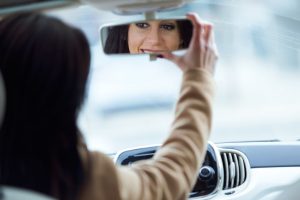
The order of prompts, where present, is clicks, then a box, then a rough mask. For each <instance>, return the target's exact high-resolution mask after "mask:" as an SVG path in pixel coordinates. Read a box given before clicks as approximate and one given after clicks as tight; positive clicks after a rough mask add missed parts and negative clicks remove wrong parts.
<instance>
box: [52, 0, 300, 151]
mask: <svg viewBox="0 0 300 200" xmlns="http://www.w3.org/2000/svg"><path fill="white" fill-rule="evenodd" d="M299 10H300V1H298V0H286V1H282V0H199V1H195V2H193V3H190V4H188V5H186V6H184V7H183V8H180V9H178V10H170V11H168V12H161V13H157V16H158V17H172V16H173V17H179V16H184V15H185V14H186V13H187V12H196V13H198V14H199V16H200V17H201V19H203V20H207V21H210V22H212V23H213V24H214V27H215V36H216V42H217V45H218V48H219V53H220V58H219V62H218V64H217V70H216V74H215V80H216V97H215V101H214V106H215V107H214V120H213V129H212V135H211V138H210V140H212V141H213V142H235V141H264V140H268V141H274V140H292V141H294V140H299V139H300V103H299V102H300V89H299V88H300V76H299V75H300V12H299ZM49 14H50V15H54V16H56V17H59V18H61V19H63V20H64V21H66V22H67V23H69V24H71V25H73V26H76V27H78V28H80V29H82V31H83V32H84V33H85V34H86V36H87V38H88V39H89V42H90V47H91V53H92V64H91V74H90V78H89V88H88V93H87V96H86V102H85V104H84V106H83V110H82V112H81V114H80V119H79V121H78V123H79V125H80V128H81V130H82V132H83V134H84V136H85V138H86V141H87V143H88V145H89V147H90V148H91V149H94V150H102V151H104V152H105V153H114V152H117V151H119V150H123V149H125V148H133V147H137V146H145V145H153V144H161V143H162V142H163V141H164V139H165V138H166V137H167V136H168V134H169V129H170V124H171V123H172V119H173V114H174V107H175V103H176V100H177V98H178V94H179V88H180V83H181V72H180V70H179V69H177V67H176V66H175V65H174V64H172V63H170V62H169V61H166V60H164V59H159V60H157V61H155V62H149V57H147V56H146V55H135V56H134V55H131V56H106V55H105V54H104V53H103V51H102V47H101V44H100V41H99V39H100V35H99V32H100V31H99V29H100V27H101V26H102V25H103V24H106V23H116V22H117V23H119V22H121V21H124V22H126V21H129V20H136V19H143V16H139V15H136V16H118V15H114V14H113V13H110V12H104V11H99V10H97V9H95V8H92V7H90V6H80V7H73V8H68V9H59V10H52V11H50V12H49ZM179 53H182V52H179Z"/></svg>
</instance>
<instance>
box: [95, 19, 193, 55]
mask: <svg viewBox="0 0 300 200" xmlns="http://www.w3.org/2000/svg"><path fill="white" fill-rule="evenodd" d="M151 20H189V19H188V18H187V17H186V16H178V17H158V18H155V17H153V18H148V17H146V18H144V19H138V20H133V21H131V20H126V21H122V22H111V23H104V24H102V25H101V26H100V28H99V31H98V33H99V38H100V47H101V51H102V53H103V54H104V55H106V56H120V55H121V56H133V55H136V56H140V55H150V60H156V57H157V54H155V53H150V54H142V53H141V54H126V53H124V54H122V53H120V54H118V53H113V54H107V53H105V51H104V47H105V42H104V41H105V40H104V38H103V37H104V36H103V32H102V31H103V30H104V29H105V28H107V27H110V26H121V25H125V24H132V23H137V22H145V21H151ZM182 50H183V49H179V50H175V51H174V52H177V51H182Z"/></svg>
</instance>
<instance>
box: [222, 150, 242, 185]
mask: <svg viewBox="0 0 300 200" xmlns="http://www.w3.org/2000/svg"><path fill="white" fill-rule="evenodd" d="M221 158H222V162H223V170H224V171H223V172H224V182H223V187H222V188H223V190H228V189H233V188H236V187H238V186H240V185H242V184H243V183H245V181H246V178H247V169H246V163H245V162H246V161H245V160H244V159H245V158H244V157H243V156H241V155H240V154H239V153H238V152H234V151H228V152H227V151H226V150H224V151H222V152H221Z"/></svg>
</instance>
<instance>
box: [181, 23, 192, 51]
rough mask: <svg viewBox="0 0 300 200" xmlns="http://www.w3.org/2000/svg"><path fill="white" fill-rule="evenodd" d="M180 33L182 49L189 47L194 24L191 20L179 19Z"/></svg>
mask: <svg viewBox="0 0 300 200" xmlns="http://www.w3.org/2000/svg"><path fill="white" fill-rule="evenodd" d="M177 24H178V28H179V34H180V39H181V43H180V47H179V48H180V49H185V48H188V47H189V44H190V41H191V39H192V35H193V24H192V22H191V21H190V20H177Z"/></svg>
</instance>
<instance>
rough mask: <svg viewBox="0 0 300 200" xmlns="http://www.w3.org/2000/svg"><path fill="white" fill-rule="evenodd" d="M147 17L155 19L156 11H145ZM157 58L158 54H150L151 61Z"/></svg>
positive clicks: (147, 18)
mask: <svg viewBox="0 0 300 200" xmlns="http://www.w3.org/2000/svg"><path fill="white" fill-rule="evenodd" d="M144 15H145V19H146V20H147V21H148V20H150V21H151V20H155V12H154V11H150V12H145V13H144ZM156 59H157V55H156V54H152V53H151V54H149V60H150V61H155V60H156Z"/></svg>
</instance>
